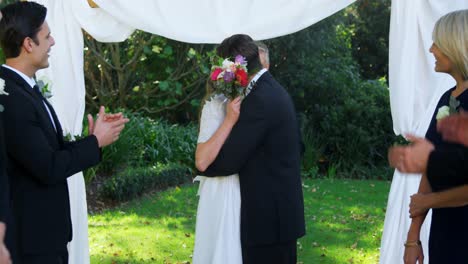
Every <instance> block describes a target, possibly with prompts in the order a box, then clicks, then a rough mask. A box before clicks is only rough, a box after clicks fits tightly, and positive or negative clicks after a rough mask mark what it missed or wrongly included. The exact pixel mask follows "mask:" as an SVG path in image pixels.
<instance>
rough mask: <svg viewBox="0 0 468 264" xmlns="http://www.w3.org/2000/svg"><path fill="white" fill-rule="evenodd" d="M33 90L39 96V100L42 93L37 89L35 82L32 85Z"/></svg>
mask: <svg viewBox="0 0 468 264" xmlns="http://www.w3.org/2000/svg"><path fill="white" fill-rule="evenodd" d="M33 90H34V92H36V94H37V95H38V96H39V98H41V100H42V93H41V91H40V90H39V86H38V85H37V84H35V85H34V87H33Z"/></svg>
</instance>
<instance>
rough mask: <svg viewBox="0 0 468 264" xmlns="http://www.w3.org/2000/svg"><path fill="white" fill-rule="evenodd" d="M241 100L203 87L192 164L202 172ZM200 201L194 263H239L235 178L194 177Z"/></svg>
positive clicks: (213, 156) (236, 115)
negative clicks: (202, 101) (196, 142)
mask: <svg viewBox="0 0 468 264" xmlns="http://www.w3.org/2000/svg"><path fill="white" fill-rule="evenodd" d="M240 106H241V98H240V97H237V98H235V99H233V100H228V98H227V97H226V96H224V95H223V94H218V93H215V92H214V89H213V86H212V84H211V82H210V81H208V84H207V95H206V96H205V100H204V105H203V109H202V112H201V117H200V133H199V136H198V145H197V149H196V153H195V164H196V167H197V169H198V170H199V171H201V172H203V171H205V170H206V168H208V166H209V165H210V164H211V163H212V162H213V161H214V160H215V159H216V157H217V155H218V153H219V151H220V149H221V147H222V146H223V144H224V142H225V141H226V139H227V137H228V136H229V133H230V132H231V130H232V127H233V126H234V125H235V124H236V122H237V120H238V119H239V113H240ZM195 181H200V187H199V190H198V195H199V196H200V200H199V203H198V211H197V224H196V230H195V248H194V252H193V263H194V264H220V263H223V264H241V263H242V250H241V241H240V206H241V198H240V188H239V175H238V174H234V175H231V176H227V177H210V178H208V177H204V176H197V177H196V178H195Z"/></svg>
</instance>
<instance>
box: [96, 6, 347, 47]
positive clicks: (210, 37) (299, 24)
mask: <svg viewBox="0 0 468 264" xmlns="http://www.w3.org/2000/svg"><path fill="white" fill-rule="evenodd" d="M94 2H96V3H97V4H98V5H99V7H100V8H101V9H103V10H105V11H106V12H107V13H109V14H112V16H114V17H115V18H116V19H117V20H119V21H125V23H126V24H128V25H130V26H132V27H134V28H138V29H141V30H144V31H147V32H150V33H154V34H157V35H160V36H164V37H167V38H170V39H175V40H178V41H183V42H190V43H220V42H221V41H222V40H223V39H224V38H226V37H228V36H230V35H233V34H236V33H245V34H248V35H250V36H251V37H252V38H254V39H257V40H261V39H269V38H274V37H278V36H282V35H286V34H290V33H293V32H296V31H299V30H301V29H304V28H306V27H308V26H310V25H312V24H314V23H316V22H317V21H320V20H321V19H323V18H325V17H328V16H330V15H331V14H333V13H335V12H337V11H339V10H341V9H342V8H344V7H346V6H347V5H349V4H351V3H352V2H354V0H255V1H252V0H237V1H235V2H228V1H219V0H199V1H186V0H171V1H161V0H159V1H158V0H133V1H123V0H114V1H108V0H94Z"/></svg>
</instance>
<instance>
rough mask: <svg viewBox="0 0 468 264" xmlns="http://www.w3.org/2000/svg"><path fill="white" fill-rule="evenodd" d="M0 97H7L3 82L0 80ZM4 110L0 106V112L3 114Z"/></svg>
mask: <svg viewBox="0 0 468 264" xmlns="http://www.w3.org/2000/svg"><path fill="white" fill-rule="evenodd" d="M0 95H8V93H7V92H5V80H3V79H2V78H0ZM4 110H5V107H3V105H1V104H0V112H3V111H4Z"/></svg>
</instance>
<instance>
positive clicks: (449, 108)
mask: <svg viewBox="0 0 468 264" xmlns="http://www.w3.org/2000/svg"><path fill="white" fill-rule="evenodd" d="M459 106H460V102H459V101H457V99H455V97H453V96H450V101H449V105H444V106H442V107H440V108H439V111H437V115H436V119H437V120H441V119H443V118H446V117H447V116H449V115H451V114H455V113H457V112H458V107H459Z"/></svg>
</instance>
